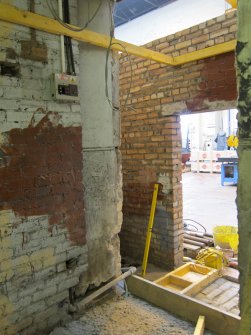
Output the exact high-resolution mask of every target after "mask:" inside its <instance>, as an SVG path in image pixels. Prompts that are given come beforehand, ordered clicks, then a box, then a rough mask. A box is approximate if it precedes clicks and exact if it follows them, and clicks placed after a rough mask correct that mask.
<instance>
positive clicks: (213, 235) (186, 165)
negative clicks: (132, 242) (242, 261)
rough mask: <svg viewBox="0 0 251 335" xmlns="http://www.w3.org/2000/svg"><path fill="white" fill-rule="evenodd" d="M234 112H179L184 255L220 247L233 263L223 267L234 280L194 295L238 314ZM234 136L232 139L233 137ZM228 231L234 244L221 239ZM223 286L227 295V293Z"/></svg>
mask: <svg viewBox="0 0 251 335" xmlns="http://www.w3.org/2000/svg"><path fill="white" fill-rule="evenodd" d="M237 112H238V111H237V110H236V109H230V110H223V111H215V112H207V113H200V114H190V115H182V116H181V134H182V166H183V173H182V192H183V221H184V255H186V256H190V257H192V258H196V257H197V258H198V254H200V253H202V252H204V251H205V250H209V249H208V248H210V247H214V248H216V250H219V251H220V252H222V254H223V255H224V259H225V260H226V261H229V264H230V265H232V268H225V267H224V271H225V269H226V271H227V272H228V273H230V274H231V276H232V278H231V279H233V278H236V283H233V282H228V281H225V279H224V278H221V279H217V280H216V281H215V282H214V284H212V285H211V286H212V287H211V286H210V285H209V286H208V287H206V288H205V289H204V290H202V291H201V292H200V294H199V296H198V298H199V299H200V300H202V301H205V302H207V303H209V304H212V305H214V306H216V307H220V308H222V309H225V310H226V311H227V312H231V313H234V314H236V315H238V314H239V307H238V304H239V294H238V290H239V284H238V271H237V270H236V268H235V267H236V266H237V257H238V255H237V252H238V250H237V247H238V234H237V229H238V220H237V208H236V203H235V199H236V191H237V180H238V175H237V178H234V170H233V171H232V170H231V168H235V167H236V169H237V173H238V165H237V164H238V157H237V151H236V147H237V145H238V143H236V142H238V139H237V140H235V139H236V138H237V130H238V129H237V127H238V124H237ZM232 139H234V140H235V141H234V142H233V141H232V142H231V140H232ZM229 169H230V170H229ZM230 177H232V178H230ZM216 229H217V230H220V231H221V234H218V233H217V232H216ZM229 233H231V234H233V238H234V242H233V243H232V242H231V243H228V241H227V239H225V237H226V236H227V234H229ZM222 236H223V238H222ZM231 238H232V237H231ZM203 239H204V241H203ZM207 241H209V242H207ZM203 243H204V246H203V245H202V244H203ZM200 244H201V245H200ZM210 250H215V249H210ZM208 265H209V266H211V264H208ZM213 285H214V286H215V287H214V286H213ZM225 287H226V288H227V291H228V292H229V289H230V291H231V294H229V293H227V292H225V289H224V288H225ZM208 292H209V293H208ZM217 304H218V305H217Z"/></svg>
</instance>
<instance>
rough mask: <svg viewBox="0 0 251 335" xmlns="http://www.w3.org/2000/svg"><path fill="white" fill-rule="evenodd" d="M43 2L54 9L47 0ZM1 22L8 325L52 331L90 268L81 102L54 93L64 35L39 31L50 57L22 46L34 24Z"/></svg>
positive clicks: (0, 233) (0, 140)
mask: <svg viewBox="0 0 251 335" xmlns="http://www.w3.org/2000/svg"><path fill="white" fill-rule="evenodd" d="M9 3H10V4H12V5H15V6H17V7H18V8H21V9H24V10H28V7H27V6H28V5H27V1H24V0H23V1H14V0H13V1H9ZM55 4H56V3H55ZM55 4H54V5H55ZM35 12H36V13H38V14H42V15H46V16H50V17H51V15H50V13H49V10H48V8H47V5H46V2H36V4H35ZM70 12H71V15H72V18H73V19H74V18H76V16H77V15H76V14H77V10H76V3H75V2H71V8H70ZM73 22H74V23H76V20H74V21H73ZM0 26H1V29H0V67H1V73H0V124H1V125H0V147H1V148H0V184H1V185H0V186H1V187H0V332H1V334H3V335H12V334H13V335H14V334H15V335H16V334H20V335H25V334H26V335H28V334H35V333H39V334H42V333H44V332H46V331H48V330H49V329H51V328H53V327H54V326H55V325H56V324H58V323H59V322H60V321H62V320H63V321H64V320H67V313H66V309H67V308H65V306H67V303H68V302H69V289H71V292H73V293H74V289H75V288H76V287H77V286H78V284H79V281H80V277H81V275H83V274H84V273H86V272H87V270H88V249H87V245H86V228H85V222H84V220H85V218H84V202H83V198H84V194H83V192H84V191H83V171H82V170H83V154H82V127H81V126H82V125H81V110H80V105H79V103H61V102H57V101H55V99H54V92H53V82H52V78H53V74H54V73H55V72H60V71H61V63H60V41H59V37H58V36H54V35H50V34H46V33H43V32H39V31H37V32H36V41H37V45H39V46H44V47H46V57H43V58H42V59H38V58H36V60H32V59H28V58H31V57H23V56H24V54H22V55H21V53H22V47H23V46H24V43H25V42H24V41H27V43H29V41H30V39H31V33H30V29H29V28H25V27H22V26H17V25H12V24H8V23H4V22H0ZM21 41H22V43H21ZM73 49H74V57H75V63H76V64H75V65H76V69H77V72H78V62H79V57H78V55H79V50H78V44H77V43H76V42H74V41H73ZM33 51H34V50H33ZM31 56H32V55H31ZM41 60H43V62H42V61H41Z"/></svg>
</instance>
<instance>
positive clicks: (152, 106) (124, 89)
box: [120, 11, 237, 268]
mask: <svg viewBox="0 0 251 335" xmlns="http://www.w3.org/2000/svg"><path fill="white" fill-rule="evenodd" d="M235 35H236V12H235V11H232V12H229V13H227V14H226V15H223V16H220V17H217V18H215V19H212V20H210V21H207V22H204V23H202V24H200V25H197V26H194V27H191V28H188V29H186V30H184V31H181V32H178V33H176V34H174V35H171V36H167V37H163V38H161V39H159V40H156V41H153V42H151V43H148V44H147V45H146V46H147V47H148V48H150V49H153V50H157V51H160V52H162V53H165V54H168V55H173V56H179V55H182V54H185V53H187V52H192V51H195V50H199V49H203V48H206V47H209V46H213V45H216V44H219V43H222V42H227V41H230V40H232V39H234V38H235ZM234 63H235V57H234V53H232V52H230V53H226V54H223V55H219V56H217V57H212V58H210V59H205V60H200V61H194V62H191V63H188V64H184V65H181V66H177V67H171V66H166V65H163V64H159V63H155V62H154V61H150V60H146V59H140V58H137V57H135V56H131V57H121V60H120V64H121V69H120V95H121V104H122V109H123V104H124V103H125V100H126V98H127V94H128V90H129V88H130V80H131V78H132V85H131V89H130V94H129V96H128V100H127V106H126V108H124V109H123V111H122V145H121V150H122V158H123V164H122V166H123V192H124V205H123V212H124V218H123V226H122V231H121V250H122V255H127V256H131V257H133V258H134V259H137V260H140V261H141V260H142V256H143V251H144V243H145V235H146V229H147V222H148V217H149V212H150V204H151V197H152V192H153V184H154V183H156V182H157V183H160V184H161V185H162V188H161V191H160V193H159V197H158V204H157V211H156V215H155V223H154V229H153V230H154V232H153V239H152V244H151V250H150V259H149V261H150V262H153V263H154V264H156V265H161V266H166V267H169V268H172V267H173V266H176V265H178V264H179V263H180V261H181V259H182V227H183V224H182V189H181V183H180V182H181V135H180V119H179V115H180V114H182V113H191V112H193V113H195V112H203V111H210V110H211V111H215V110H221V109H227V108H230V107H235V106H236V98H237V94H236V74H235V64H234ZM131 76H132V77H131Z"/></svg>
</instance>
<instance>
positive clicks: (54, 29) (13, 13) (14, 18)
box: [0, 3, 173, 65]
mask: <svg viewBox="0 0 251 335" xmlns="http://www.w3.org/2000/svg"><path fill="white" fill-rule="evenodd" d="M0 20H2V21H6V22H10V23H15V24H19V25H22V26H26V27H30V28H35V29H38V30H42V31H45V32H48V33H51V34H55V35H65V36H69V37H72V38H73V39H75V40H77V41H81V42H86V43H90V44H92V45H96V46H99V47H102V48H108V47H109V45H110V36H107V35H103V34H99V33H96V32H93V31H89V30H83V31H81V32H76V31H72V30H70V29H67V28H66V27H64V26H62V25H61V24H60V23H59V22H58V21H56V20H53V19H51V18H48V17H45V16H42V15H38V14H35V13H31V12H28V11H23V10H20V9H18V8H16V7H13V6H10V5H7V4H3V3H0ZM72 27H74V28H77V27H76V26H73V25H72ZM111 49H113V50H117V51H122V52H125V50H126V51H127V52H128V54H132V55H135V56H138V57H142V58H147V59H151V60H154V61H156V62H159V63H164V64H167V65H173V57H171V56H167V55H164V54H162V53H160V52H156V51H153V50H150V49H147V48H144V47H139V46H136V45H134V44H130V43H126V42H123V41H120V40H117V39H115V38H113V39H112V46H111Z"/></svg>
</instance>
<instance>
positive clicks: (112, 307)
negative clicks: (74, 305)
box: [50, 295, 212, 335]
mask: <svg viewBox="0 0 251 335" xmlns="http://www.w3.org/2000/svg"><path fill="white" fill-rule="evenodd" d="M194 329H195V325H193V324H191V323H189V322H186V321H183V320H181V319H178V318H176V317H174V316H172V315H170V314H168V313H167V312H165V311H163V310H161V309H159V308H156V307H154V306H152V305H150V304H148V303H147V302H145V301H143V300H140V299H138V298H135V297H133V296H131V295H129V296H127V297H125V296H115V297H113V298H112V299H110V300H109V301H106V302H104V303H103V304H101V305H98V306H95V307H92V308H91V309H89V310H87V311H86V313H85V315H83V316H82V317H81V318H80V319H79V320H78V321H73V322H71V323H69V324H68V325H67V326H66V327H60V328H57V329H55V330H54V331H53V332H52V333H51V334H50V335H121V334H125V335H134V334H135V335H136V334H137V335H163V334H168V335H176V334H177V335H190V334H193V332H194ZM205 334H207V335H210V334H211V335H212V333H211V332H207V331H206V332H205Z"/></svg>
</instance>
